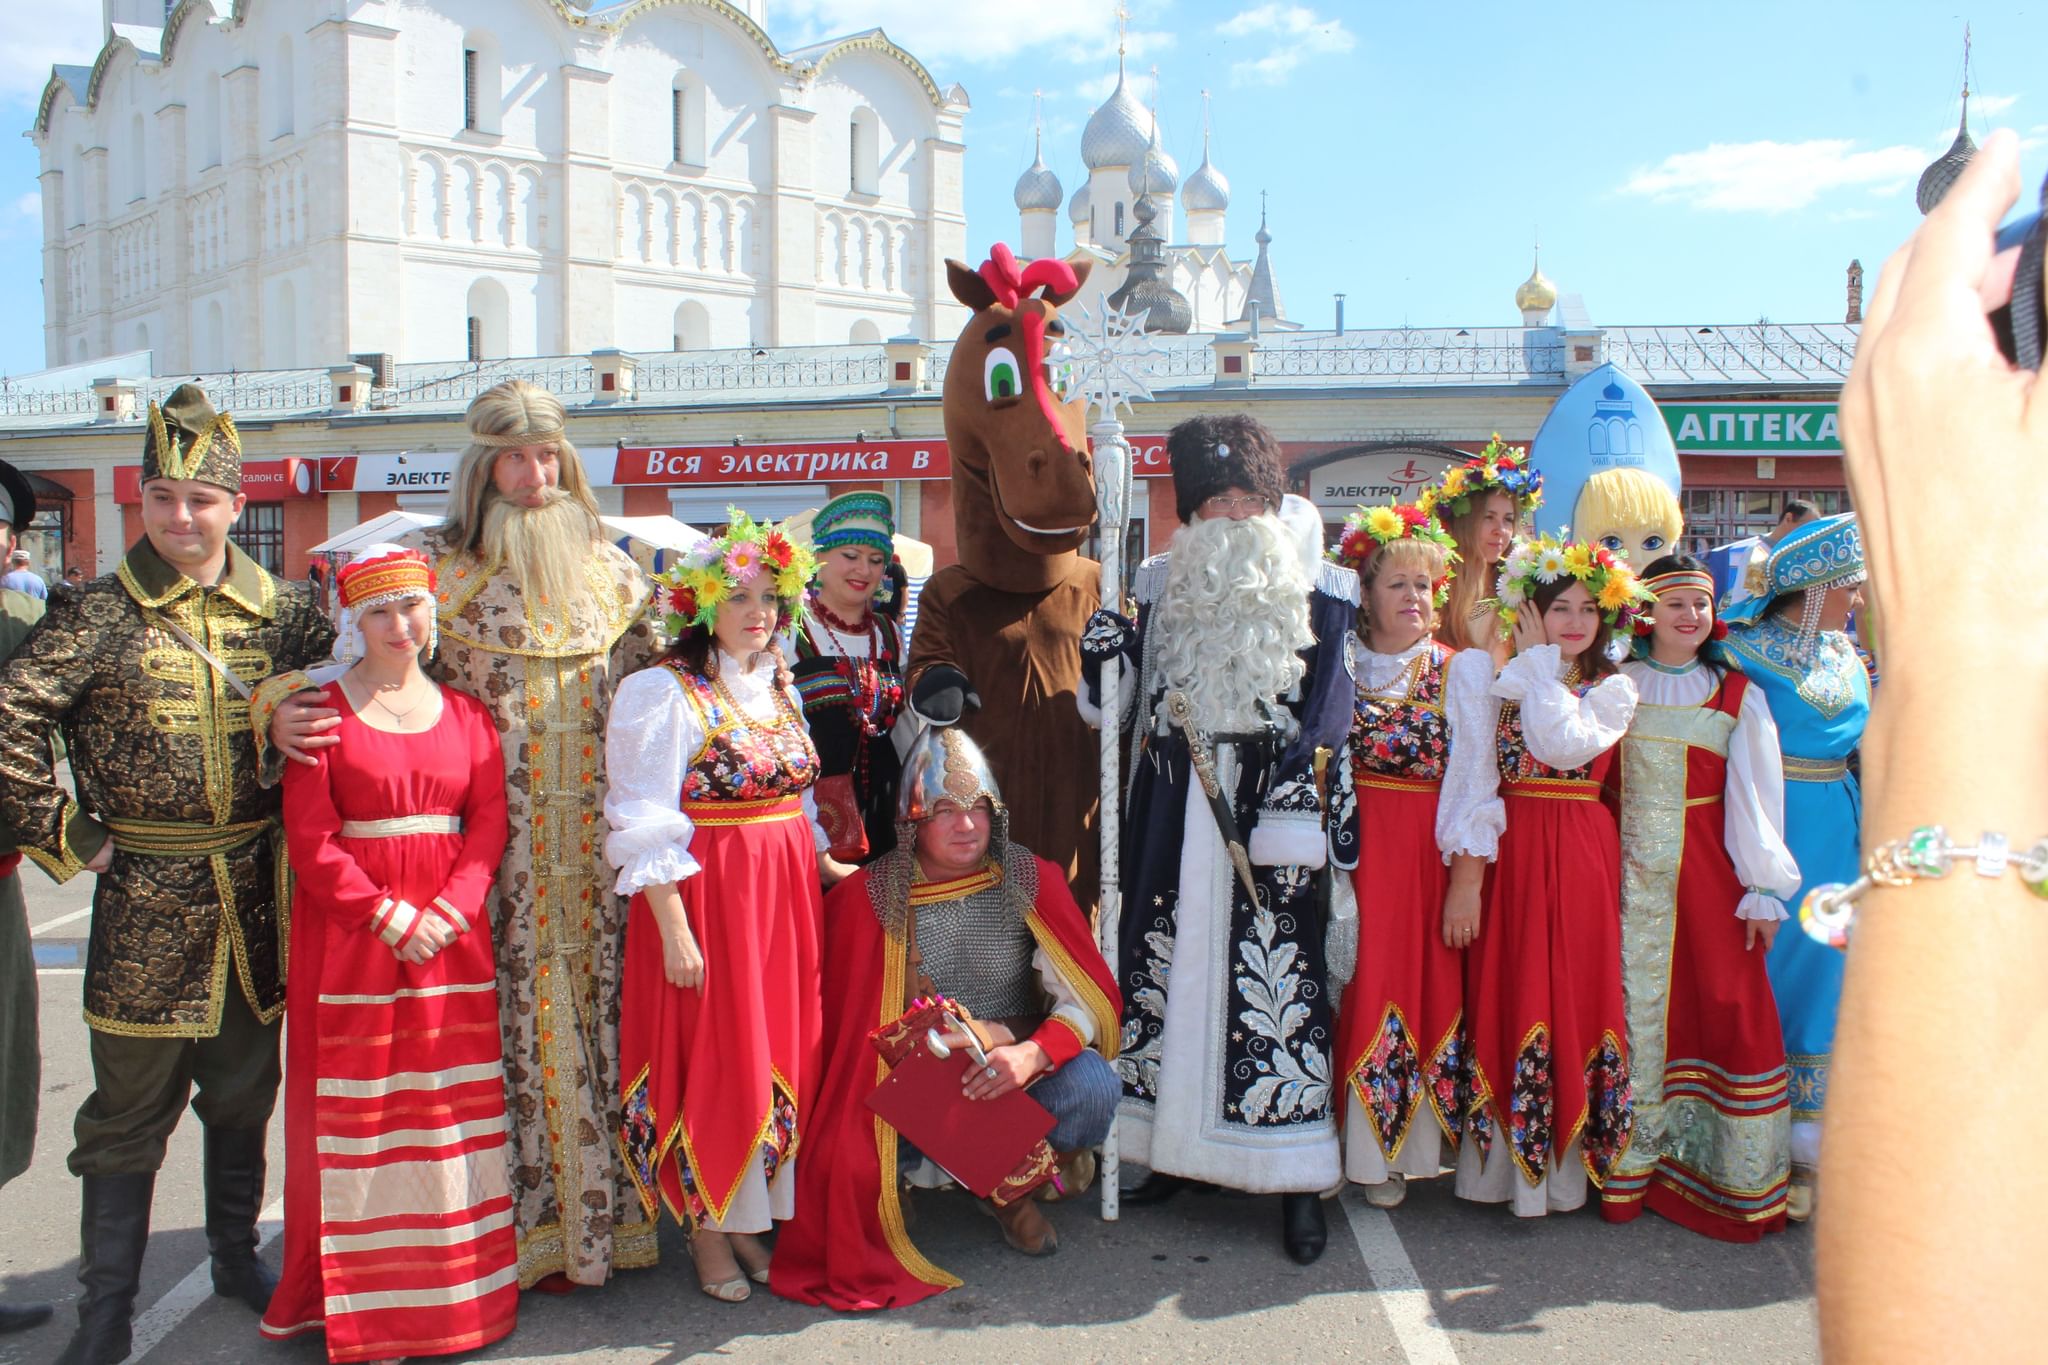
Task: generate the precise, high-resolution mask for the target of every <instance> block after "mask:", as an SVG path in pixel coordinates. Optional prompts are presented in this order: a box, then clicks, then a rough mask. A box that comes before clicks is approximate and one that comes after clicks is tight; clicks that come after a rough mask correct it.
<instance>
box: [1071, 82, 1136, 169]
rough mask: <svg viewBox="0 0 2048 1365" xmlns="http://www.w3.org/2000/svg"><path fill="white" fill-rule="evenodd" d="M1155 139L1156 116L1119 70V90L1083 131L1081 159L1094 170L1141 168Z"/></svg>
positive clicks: (1104, 102)
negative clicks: (1114, 167) (1153, 129)
mask: <svg viewBox="0 0 2048 1365" xmlns="http://www.w3.org/2000/svg"><path fill="white" fill-rule="evenodd" d="M1151 140H1152V116H1151V115H1150V114H1148V113H1146V112H1145V106H1144V105H1142V104H1140V103H1138V99H1137V96H1135V95H1133V94H1132V93H1131V87H1130V85H1129V84H1128V83H1127V82H1126V81H1125V80H1124V74H1123V72H1122V71H1121V70H1119V71H1118V72H1117V76H1116V89H1115V90H1113V91H1111V92H1110V95H1109V98H1108V99H1107V100H1104V101H1103V103H1102V107H1101V108H1099V109H1097V110H1096V111H1095V112H1094V113H1093V114H1090V115H1089V116H1088V126H1087V127H1086V128H1083V129H1082V130H1081V160H1082V162H1083V163H1084V164H1086V165H1087V167H1088V169H1089V170H1091V171H1099V170H1101V169H1102V168H1103V167H1105V166H1136V165H1140V164H1142V162H1143V161H1144V157H1145V148H1146V146H1147V144H1149V143H1150V142H1151Z"/></svg>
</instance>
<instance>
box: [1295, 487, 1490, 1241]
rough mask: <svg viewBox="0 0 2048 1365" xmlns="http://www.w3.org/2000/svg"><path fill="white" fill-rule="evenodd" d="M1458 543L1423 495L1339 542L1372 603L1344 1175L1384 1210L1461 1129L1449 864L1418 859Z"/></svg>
mask: <svg viewBox="0 0 2048 1365" xmlns="http://www.w3.org/2000/svg"><path fill="white" fill-rule="evenodd" d="M1455 553H1456V552H1455V551H1454V550H1453V549H1451V547H1450V537H1449V535H1447V534H1446V533H1445V532H1444V531H1443V529H1442V528H1441V527H1440V526H1438V524H1437V523H1436V521H1435V520H1434V519H1433V518H1431V517H1430V516H1429V515H1428V514H1427V513H1425V512H1423V511H1422V510H1421V509H1420V508H1419V507H1376V508H1370V509H1361V510H1360V511H1359V512H1358V513H1356V514H1354V515H1353V516H1352V518H1351V520H1350V523H1349V524H1348V525H1347V527H1346V529H1345V532H1344V536H1343V538H1342V540H1340V541H1339V542H1338V544H1337V546H1336V548H1335V549H1334V550H1333V551H1332V552H1331V558H1333V559H1335V560H1337V561H1338V562H1339V563H1341V564H1346V565H1349V566H1350V567H1352V568H1354V569H1356V570H1357V571H1358V576H1359V595H1360V600H1361V603H1362V605H1361V606H1360V608H1359V635H1360V636H1361V637H1362V641H1363V645H1364V647H1363V648H1362V649H1360V650H1358V652H1357V657H1356V659H1355V660H1354V666H1353V670H1352V671H1353V674H1354V675H1355V677H1356V679H1357V688H1358V695H1357V699H1356V703H1355V706H1354V711H1353V716H1352V726H1351V739H1350V744H1349V745H1348V747H1347V753H1348V755H1349V760H1350V772H1349V774H1348V775H1349V777H1350V780H1351V786H1352V788H1353V791H1354V792H1355V794H1356V801H1357V825H1358V829H1359V831H1360V839H1359V850H1358V862H1357V865H1356V866H1355V867H1354V868H1353V869H1352V870H1351V872H1350V873H1349V874H1348V880H1349V885H1350V889H1351V891H1352V893H1353V895H1354V897H1355V899H1356V900H1357V903H1358V929H1359V937H1360V938H1361V939H1362V940H1364V941H1365V942H1366V943H1368V944H1370V945H1371V946H1370V949H1369V950H1367V951H1365V952H1361V953H1359V954H1358V965H1357V970H1356V973H1355V975H1353V977H1352V979H1351V983H1350V985H1349V987H1348V988H1347V990H1346V991H1345V994H1344V999H1343V1007H1342V1009H1341V1010H1340V1011H1339V1013H1338V1021H1337V1027H1338V1046H1337V1056H1338V1060H1339V1063H1340V1065H1341V1066H1342V1068H1343V1076H1344V1085H1345V1088H1346V1090H1347V1091H1348V1092H1349V1095H1348V1099H1347V1101H1346V1103H1345V1105H1344V1174H1345V1176H1346V1178H1348V1179H1350V1180H1352V1181H1355V1182H1357V1183H1359V1184H1362V1185H1364V1186H1365V1187H1366V1188H1365V1197H1366V1199H1367V1200H1368V1201H1370V1202H1371V1203H1372V1204H1374V1205H1376V1206H1377V1207H1380V1208H1392V1207H1394V1206H1395V1205H1397V1204H1399V1203H1400V1202H1401V1200H1402V1198H1403V1196H1404V1194H1405V1192H1406V1182H1407V1179H1408V1178H1409V1177H1410V1176H1418V1177H1430V1176H1435V1175H1437V1174H1439V1173H1440V1172H1441V1171H1442V1169H1443V1159H1444V1156H1445V1154H1446V1153H1455V1152H1456V1151H1457V1146H1458V1135H1459V1133H1460V1132H1462V1131H1463V1127H1464V1111H1463V1108H1462V1107H1461V1105H1460V1103H1459V1098H1458V1096H1459V1088H1460V1087H1459V1081H1460V1078H1461V1077H1462V1075H1463V1071H1464V1063H1465V1051H1466V1048H1465V1042H1464V1030H1463V1026H1462V1024H1463V1020H1462V1012H1463V1007H1464V997H1465V982H1464V954H1463V952H1462V951H1461V946H1462V945H1458V944H1453V943H1452V942H1451V941H1450V938H1449V935H1448V933H1447V931H1446V929H1445V926H1444V897H1445V891H1446V889H1447V886H1448V882H1447V878H1446V875H1445V870H1444V864H1443V861H1442V860H1441V859H1439V858H1435V857H1430V856H1428V855H1427V854H1425V855H1424V856H1422V857H1417V856H1416V851H1417V850H1418V849H1429V850H1434V848H1435V844H1436V816H1437V798H1438V795H1439V793H1440V792H1441V790H1442V787H1443V777H1444V771H1445V769H1446V768H1447V767H1448V766H1449V764H1450V756H1451V745H1452V742H1453V739H1454V736H1453V734H1452V731H1451V723H1450V717H1449V714H1448V713H1447V711H1446V710H1445V707H1444V674H1445V669H1446V667H1447V666H1448V664H1449V663H1450V660H1451V653H1452V652H1451V650H1450V648H1449V647H1447V646H1445V645H1443V644H1441V643H1439V642H1438V641H1436V640H1435V639H1433V638H1432V636H1431V632H1432V630H1433V629H1434V627H1435V625H1436V615H1437V612H1438V611H1439V610H1441V608H1442V606H1443V604H1444V601H1445V600H1446V598H1447V597H1448V594H1449V583H1450V573H1451V561H1452V560H1453V559H1454V558H1455ZM1457 738H1460V739H1462V738H1463V737H1457ZM1487 739H1488V736H1485V735H1481V736H1478V737H1477V738H1476V740H1474V741H1472V742H1477V743H1480V744H1484V743H1486V742H1487Z"/></svg>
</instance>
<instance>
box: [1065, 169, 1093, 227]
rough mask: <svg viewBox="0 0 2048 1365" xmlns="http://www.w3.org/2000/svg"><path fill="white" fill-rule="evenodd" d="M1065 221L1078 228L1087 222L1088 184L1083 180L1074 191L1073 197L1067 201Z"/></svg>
mask: <svg viewBox="0 0 2048 1365" xmlns="http://www.w3.org/2000/svg"><path fill="white" fill-rule="evenodd" d="M1067 221H1068V222H1069V223H1072V224H1073V225H1074V226H1076V227H1079V226H1080V225H1081V224H1083V223H1085V222H1087V221H1088V182H1087V181H1085V180H1083V181H1082V182H1081V188H1079V189H1077V190H1075V191H1074V197H1073V198H1072V199H1069V200H1068V201H1067Z"/></svg>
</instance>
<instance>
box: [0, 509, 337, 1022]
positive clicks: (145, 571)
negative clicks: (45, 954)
mask: <svg viewBox="0 0 2048 1365" xmlns="http://www.w3.org/2000/svg"><path fill="white" fill-rule="evenodd" d="M167 619H168V620H171V621H175V622H176V623H177V624H178V626H179V627H180V628H182V629H183V630H184V631H185V632H186V633H187V634H189V635H190V636H191V637H192V638H193V639H195V640H197V641H198V642H200V643H201V644H203V645H205V646H206V647H207V648H208V649H209V650H211V651H212V652H213V653H214V655H215V656H216V657H218V658H219V659H220V660H221V661H222V662H223V663H225V664H226V665H227V666H228V667H230V668H232V669H233V670H234V672H235V675H236V676H237V677H239V678H240V679H242V681H243V682H244V683H245V684H251V685H253V684H254V683H256V682H258V681H260V680H262V679H264V678H267V677H269V676H270V675H271V674H272V673H276V672H283V671H285V670H287V669H293V668H300V667H303V666H305V665H306V664H308V663H311V662H312V661H314V660H316V659H320V658H324V657H325V656H326V655H327V653H328V651H329V649H330V647H331V646H332V644H333V640H334V629H333V627H332V626H331V625H329V624H328V622H327V618H326V617H325V616H324V615H322V614H321V612H320V610H319V609H318V607H316V606H315V605H314V603H313V600H312V598H311V597H310V596H309V595H308V594H307V593H306V591H305V590H304V589H303V588H300V587H298V586H296V585H292V584H286V583H282V582H280V581H279V580H277V579H275V578H273V577H271V576H270V575H269V574H268V573H265V572H264V571H263V569H262V567H261V566H260V565H258V564H257V563H256V562H255V561H254V560H252V559H250V558H249V557H248V556H247V555H245V554H243V553H242V552H241V551H240V550H239V549H237V548H235V547H234V546H233V545H230V546H229V547H228V563H227V571H226V573H225V575H224V576H223V577H222V579H221V582H220V584H219V585H218V586H217V587H214V588H201V587H200V586H199V585H198V584H197V583H194V582H193V581H192V580H191V579H189V578H187V577H185V576H184V575H183V574H181V573H179V572H178V571H177V570H176V569H174V568H172V567H171V566H170V565H169V564H167V563H165V562H164V560H163V559H162V558H160V557H159V556H158V555H157V553H156V551H155V550H154V549H153V548H152V547H151V546H150V543H149V541H148V540H146V539H145V540H142V541H138V542H137V543H136V545H135V547H134V548H133V549H131V550H129V552H128V554H127V555H126V557H124V558H123V559H122V561H121V565H120V568H119V569H118V570H116V571H115V572H114V573H112V574H110V575H107V576H105V577H102V578H96V579H94V580H93V581H92V582H90V583H87V584H86V585H84V586H83V587H82V588H79V589H77V590H76V591H74V592H70V593H65V594H61V595H53V596H52V597H51V599H50V603H49V612H48V614H47V615H46V616H45V617H44V618H43V620H42V623H41V624H40V625H39V626H38V627H37V628H36V629H35V630H34V631H33V632H32V633H31V634H30V635H29V637H28V639H27V640H26V641H25V642H24V643H23V644H22V646H21V647H20V648H19V649H18V650H16V651H15V652H14V655H13V656H12V658H10V659H9V660H8V661H7V663H6V665H5V668H4V670H0V821H4V823H5V824H6V825H8V826H10V827H11V828H12V829H13V830H14V832H15V834H16V835H17V836H18V837H19V839H20V841H21V851H22V852H23V853H24V854H25V855H27V856H28V857H29V858H30V859H31V860H33V861H34V862H35V863H36V864H37V865H38V866H40V867H41V868H43V870H44V871H46V872H48V873H49V874H50V875H51V876H52V877H54V878H55V879H56V880H58V881H60V882H63V881H68V880H70V879H71V878H72V877H74V876H76V875H77V874H78V873H79V872H81V871H83V870H84V868H85V864H86V863H87V862H88V861H89V860H90V859H91V858H92V857H93V855H94V854H96V853H97V852H98V851H99V849H100V846H101V844H103V843H104V842H105V841H106V840H107V838H108V837H109V835H110V834H111V837H112V838H113V840H114V858H113V863H112V865H111V866H110V867H109V868H108V870H107V872H106V874H105V875H103V876H101V877H100V878H99V879H98V882H99V885H98V886H97V888H95V890H94V892H93V914H92V936H91V941H90V944H89V946H88V948H87V951H86V960H85V1019H86V1022H87V1023H88V1024H90V1025H92V1027H94V1028H96V1029H100V1030H102V1031H104V1032H107V1033H116V1034H124V1035H127V1036H130V1037H163V1038H210V1037H213V1036H214V1035H215V1034H217V1033H218V1032H219V1031H220V1019H221V1008H222V1005H223V1004H224V1003H225V1001H226V999H227V992H228V988H229V984H230V977H231V976H237V977H239V979H240V981H241V989H242V990H243V992H244V994H245V995H246V996H247V998H248V1001H249V1004H250V1006H251V1007H252V1008H253V1009H254V1010H255V1012H256V1015H257V1017H258V1018H260V1019H262V1020H264V1021H265V1022H266V1023H267V1022H269V1021H270V1020H273V1019H275V1018H277V1017H278V1015H279V1014H281V1013H282V1012H283V1011H284V976H285V964H284V957H285V948H284V945H285V921H286V919H287V917H288V915H289V908H288V906H285V905H283V904H281V903H280V901H279V898H278V893H277V879H278V872H279V868H278V865H277V863H278V859H277V854H276V852H275V850H274V846H273V835H274V834H275V832H276V829H277V818H278V793H277V792H276V791H275V790H268V791H266V790H265V789H264V788H263V787H262V786H260V785H259V784H258V782H257V763H256V747H255V743H254V741H253V738H252V736H251V734H250V729H249V704H248V702H246V701H245V700H243V698H242V697H241V695H240V694H239V693H237V692H236V691H235V689H234V688H233V687H232V686H230V685H229V683H228V682H227V681H226V680H225V679H223V678H222V677H221V676H220V675H219V674H218V673H217V672H216V671H215V670H214V669H213V668H212V667H211V666H210V665H209V664H208V663H207V662H206V661H205V660H204V659H202V658H201V657H200V656H199V655H198V654H196V653H194V652H193V651H192V649H191V648H190V647H189V646H187V645H186V644H184V643H183V642H182V641H180V640H179V639H178V637H177V636H176V635H175V634H173V633H172V632H171V631H170V630H169V629H167V628H166V626H165V625H164V624H163V622H164V621H165V620H167ZM59 727H61V728H62V730H63V733H64V737H65V741H66V743H67V744H68V746H69V750H70V759H71V768H72V772H73V775H74V776H75V778H76V780H77V786H78V796H77V798H74V797H72V796H71V795H70V794H69V793H67V792H66V791H65V790H64V789H63V788H62V787H60V786H59V785H58V784H57V781H56V774H55V764H54V761H53V758H52V754H51V747H50V735H51V734H52V733H53V731H55V730H56V729H58V728H59ZM230 962H232V963H233V969H232V970H231V969H230V966H229V964H230Z"/></svg>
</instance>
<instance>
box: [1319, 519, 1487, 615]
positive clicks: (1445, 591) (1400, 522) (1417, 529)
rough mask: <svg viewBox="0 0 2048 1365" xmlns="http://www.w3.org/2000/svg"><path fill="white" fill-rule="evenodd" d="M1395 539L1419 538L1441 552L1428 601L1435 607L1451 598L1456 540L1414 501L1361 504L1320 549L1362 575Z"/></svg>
mask: <svg viewBox="0 0 2048 1365" xmlns="http://www.w3.org/2000/svg"><path fill="white" fill-rule="evenodd" d="M1397 540H1420V541H1425V542H1427V543H1429V544H1431V545H1435V546H1438V547H1440V548H1441V549H1442V550H1443V552H1444V572H1443V573H1441V574H1439V575H1437V580H1436V582H1435V583H1434V584H1432V585H1431V586H1432V588H1433V589H1434V592H1433V594H1432V597H1431V600H1432V601H1433V602H1434V603H1435V604H1436V606H1437V607H1438V608H1442V606H1443V605H1444V603H1446V602H1448V601H1450V600H1451V566H1452V565H1453V564H1456V563H1457V562H1458V543H1457V542H1456V541H1455V540H1453V539H1451V533H1450V532H1449V531H1446V530H1445V529H1444V528H1443V523H1442V522H1439V521H1438V520H1437V519H1436V518H1435V517H1433V516H1431V515H1430V514H1429V513H1428V512H1426V511H1424V510H1423V509H1422V508H1421V507H1420V506H1419V505H1418V504H1415V503H1412V502H1411V503H1401V504H1399V505H1397V506H1393V507H1361V508H1359V509H1358V510H1357V511H1355V512H1353V513H1352V514H1351V515H1350V516H1349V517H1347V518H1345V520H1344V534H1343V535H1342V536H1340V537H1338V540H1337V543H1336V544H1335V545H1333V546H1331V547H1330V548H1329V549H1328V550H1327V551H1325V552H1324V554H1325V556H1326V557H1327V558H1328V559H1329V560H1330V561H1331V562H1333V563H1337V564H1342V565H1343V566H1344V567H1346V568H1348V569H1350V570H1352V571H1353V572H1355V573H1357V574H1359V575H1360V576H1363V575H1364V573H1365V569H1366V566H1367V565H1368V564H1370V563H1372V557H1373V556H1374V555H1376V554H1378V553H1379V552H1380V551H1381V550H1383V549H1385V548H1386V547H1387V546H1389V545H1392V544H1393V543H1394V542H1395V541H1397Z"/></svg>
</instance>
